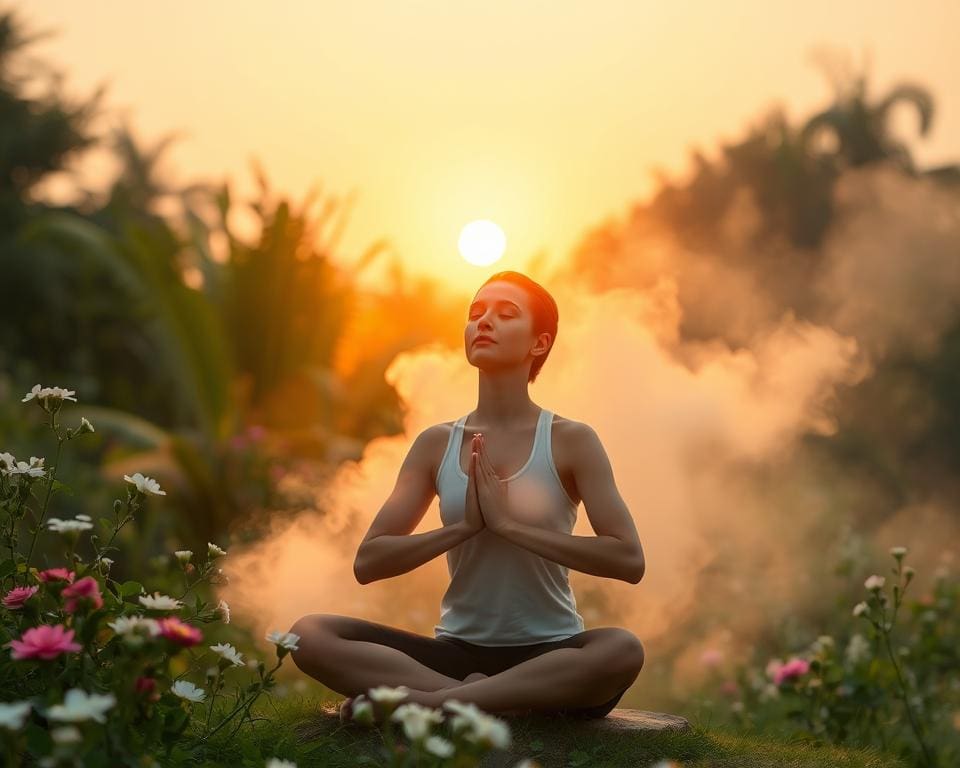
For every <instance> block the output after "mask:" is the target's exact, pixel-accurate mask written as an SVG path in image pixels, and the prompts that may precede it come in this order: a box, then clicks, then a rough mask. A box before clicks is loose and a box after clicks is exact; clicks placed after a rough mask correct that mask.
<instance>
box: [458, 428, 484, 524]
mask: <svg viewBox="0 0 960 768" xmlns="http://www.w3.org/2000/svg"><path fill="white" fill-rule="evenodd" d="M478 450H480V447H479V445H478V444H477V437H476V435H474V437H473V442H472V443H471V447H470V470H469V472H468V473H467V498H466V504H465V506H464V511H463V524H464V526H465V527H466V529H467V530H468V531H469V532H470V535H471V536H472V535H473V534H475V533H478V532H479V531H481V530H483V528H485V527H486V522H485V521H484V519H483V513H482V512H481V511H480V497H479V496H478V495H477V451H478Z"/></svg>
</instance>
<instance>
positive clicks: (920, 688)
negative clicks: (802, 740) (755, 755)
mask: <svg viewBox="0 0 960 768" xmlns="http://www.w3.org/2000/svg"><path fill="white" fill-rule="evenodd" d="M905 555H906V548H904V547H894V548H892V549H891V556H892V557H893V559H894V565H893V567H892V569H891V572H892V574H893V577H894V581H893V583H892V584H891V585H889V586H888V585H887V579H886V577H883V576H880V575H878V574H873V575H871V576H869V577H868V578H867V579H866V581H865V582H864V588H865V590H866V595H865V599H864V600H862V601H860V602H858V603H857V604H856V605H855V606H854V607H853V609H852V611H849V612H848V613H847V618H845V619H840V617H836V618H835V621H836V626H834V627H833V628H832V629H833V631H831V632H830V633H829V634H826V633H824V634H821V635H820V636H819V637H818V638H817V639H816V640H814V641H813V642H812V643H811V644H810V645H809V646H808V647H806V648H804V649H799V650H797V649H790V650H789V652H788V653H781V654H778V655H776V657H774V658H768V659H767V661H766V664H765V665H764V662H763V661H762V660H761V659H762V657H761V656H760V652H759V651H758V652H757V653H756V654H755V658H754V660H753V662H752V663H749V664H746V665H743V666H738V667H737V668H736V669H735V670H733V671H732V672H731V673H729V674H727V675H721V674H720V673H719V672H717V673H716V674H715V675H714V676H713V679H712V680H711V683H710V689H708V690H705V691H703V693H702V696H703V697H704V701H705V702H706V703H707V706H708V707H709V708H710V709H711V710H712V709H713V708H714V707H715V706H716V704H715V700H714V698H713V693H714V692H718V693H720V698H721V699H722V700H724V701H725V702H726V703H725V704H723V705H721V707H720V710H721V712H723V713H725V715H726V718H727V722H728V723H729V724H731V725H734V726H735V727H736V728H737V729H738V730H740V731H742V732H762V733H770V732H781V733H789V734H793V735H798V736H805V737H807V738H809V739H811V740H813V741H815V742H820V743H828V744H838V745H839V744H848V745H856V746H875V747H879V748H882V749H883V750H884V751H885V752H890V753H893V754H897V755H899V756H901V757H903V758H904V759H905V760H908V761H909V763H910V764H911V765H917V766H947V765H954V764H955V763H956V761H957V760H958V759H960V679H958V677H957V673H956V671H957V669H960V650H958V649H960V582H958V581H957V580H956V579H950V578H949V571H948V570H947V569H946V568H941V569H940V570H939V571H938V572H937V574H936V578H935V580H934V584H933V587H932V589H931V591H930V592H929V593H927V594H924V595H923V596H921V597H920V598H919V599H914V600H910V601H905V599H904V594H905V592H906V591H907V588H908V586H909V585H910V584H911V583H912V582H913V581H914V578H915V570H914V569H913V568H912V567H911V566H905V565H904V559H905ZM888 590H889V591H888ZM851 623H862V624H865V625H866V629H865V630H862V631H861V630H857V629H856V628H855V627H852V626H850V624H851ZM784 659H786V661H784Z"/></svg>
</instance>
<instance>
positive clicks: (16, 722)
mask: <svg viewBox="0 0 960 768" xmlns="http://www.w3.org/2000/svg"><path fill="white" fill-rule="evenodd" d="M29 716H30V702H29V701H7V702H0V728H6V729H8V730H10V731H19V730H20V729H21V728H23V724H24V723H25V722H27V717H29Z"/></svg>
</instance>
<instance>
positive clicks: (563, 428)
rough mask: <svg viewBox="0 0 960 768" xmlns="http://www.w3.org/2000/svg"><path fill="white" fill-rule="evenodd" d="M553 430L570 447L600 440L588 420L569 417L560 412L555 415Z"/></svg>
mask: <svg viewBox="0 0 960 768" xmlns="http://www.w3.org/2000/svg"><path fill="white" fill-rule="evenodd" d="M553 431H554V435H556V437H557V438H559V439H560V440H562V441H563V444H564V445H566V446H569V447H581V446H583V445H584V444H585V443H588V442H590V441H592V440H599V437H597V433H596V430H594V428H593V427H591V426H590V425H589V424H587V423H586V422H583V421H577V420H576V419H568V418H566V417H564V416H560V415H559V414H554V416H553Z"/></svg>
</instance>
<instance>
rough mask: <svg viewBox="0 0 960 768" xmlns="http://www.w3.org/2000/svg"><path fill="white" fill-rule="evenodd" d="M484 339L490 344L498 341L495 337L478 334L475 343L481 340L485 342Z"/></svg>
mask: <svg viewBox="0 0 960 768" xmlns="http://www.w3.org/2000/svg"><path fill="white" fill-rule="evenodd" d="M484 341H485V342H487V343H488V344H496V343H497V342H495V341H494V340H493V339H491V338H490V337H489V336H477V338H475V339H474V340H473V345H474V346H476V345H477V344H480V343H481V342H484Z"/></svg>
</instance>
